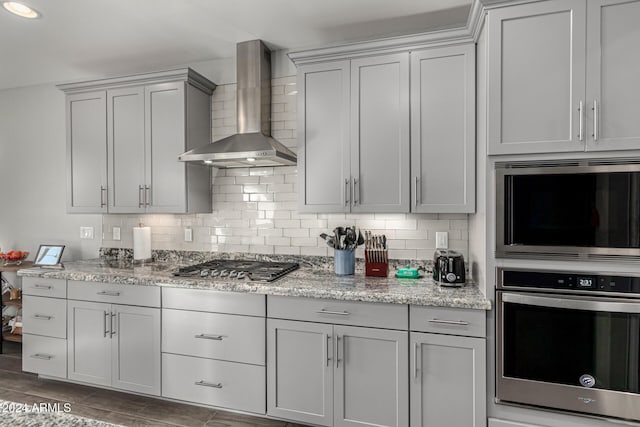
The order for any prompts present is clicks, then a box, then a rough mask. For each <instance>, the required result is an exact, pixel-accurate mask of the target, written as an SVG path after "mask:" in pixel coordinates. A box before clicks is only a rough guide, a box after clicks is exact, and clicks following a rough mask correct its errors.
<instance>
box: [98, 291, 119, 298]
mask: <svg viewBox="0 0 640 427" xmlns="http://www.w3.org/2000/svg"><path fill="white" fill-rule="evenodd" d="M98 295H105V296H108V297H119V296H120V292H116V291H100V292H98Z"/></svg>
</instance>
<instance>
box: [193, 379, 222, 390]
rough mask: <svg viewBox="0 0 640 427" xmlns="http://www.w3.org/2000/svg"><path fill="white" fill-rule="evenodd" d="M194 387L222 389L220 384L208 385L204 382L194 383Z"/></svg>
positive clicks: (208, 383)
mask: <svg viewBox="0 0 640 427" xmlns="http://www.w3.org/2000/svg"><path fill="white" fill-rule="evenodd" d="M194 384H195V385H199V386H203V387H211V388H222V383H215V384H214V383H210V382H207V381H205V380H200V381H196V382H195V383H194Z"/></svg>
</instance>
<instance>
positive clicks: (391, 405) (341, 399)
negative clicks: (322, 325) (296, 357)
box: [334, 326, 463, 427]
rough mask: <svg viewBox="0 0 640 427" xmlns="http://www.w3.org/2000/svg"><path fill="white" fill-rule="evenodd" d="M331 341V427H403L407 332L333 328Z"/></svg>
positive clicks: (406, 413)
mask: <svg viewBox="0 0 640 427" xmlns="http://www.w3.org/2000/svg"><path fill="white" fill-rule="evenodd" d="M334 336H335V337H336V348H337V351H336V370H335V392H334V402H335V403H334V405H335V406H334V407H335V416H334V421H335V423H334V425H336V426H396V427H400V426H407V425H408V424H409V396H408V392H409V384H408V360H409V355H408V354H407V353H408V349H407V344H408V342H407V341H408V333H407V332H400V331H390V330H383V329H371V328H361V327H353V326H334ZM461 425H463V424H461Z"/></svg>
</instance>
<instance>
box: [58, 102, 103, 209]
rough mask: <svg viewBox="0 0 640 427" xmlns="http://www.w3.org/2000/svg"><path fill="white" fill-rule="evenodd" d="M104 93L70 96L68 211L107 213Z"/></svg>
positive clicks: (67, 107)
mask: <svg viewBox="0 0 640 427" xmlns="http://www.w3.org/2000/svg"><path fill="white" fill-rule="evenodd" d="M106 105H107V103H106V93H105V92H104V91H99V92H91V93H81V94H77V95H69V96H67V98H66V110H67V212H69V213H100V212H107V111H106Z"/></svg>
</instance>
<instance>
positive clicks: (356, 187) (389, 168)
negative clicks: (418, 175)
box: [350, 53, 409, 212]
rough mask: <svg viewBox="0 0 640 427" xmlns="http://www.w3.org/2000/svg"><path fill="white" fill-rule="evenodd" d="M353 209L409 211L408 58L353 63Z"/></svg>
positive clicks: (376, 58)
mask: <svg viewBox="0 0 640 427" xmlns="http://www.w3.org/2000/svg"><path fill="white" fill-rule="evenodd" d="M350 126H351V138H350V140H351V177H352V179H351V187H352V195H353V196H352V197H351V199H352V200H351V211H352V212H408V211H409V54H408V53H400V54H394V55H380V56H373V57H368V58H360V59H353V60H352V61H351V125H350Z"/></svg>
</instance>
